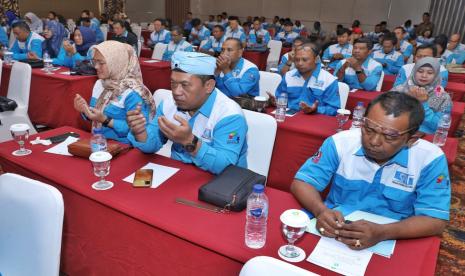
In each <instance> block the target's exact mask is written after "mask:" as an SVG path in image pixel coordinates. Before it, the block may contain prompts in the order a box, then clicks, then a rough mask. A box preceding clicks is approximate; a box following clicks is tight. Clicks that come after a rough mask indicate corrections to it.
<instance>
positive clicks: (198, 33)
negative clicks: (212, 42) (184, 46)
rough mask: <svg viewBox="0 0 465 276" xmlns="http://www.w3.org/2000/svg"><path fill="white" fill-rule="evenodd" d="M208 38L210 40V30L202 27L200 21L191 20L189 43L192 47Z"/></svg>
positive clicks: (196, 19)
mask: <svg viewBox="0 0 465 276" xmlns="http://www.w3.org/2000/svg"><path fill="white" fill-rule="evenodd" d="M208 38H210V30H209V29H208V28H207V27H205V26H204V25H202V21H200V19H198V18H194V19H192V30H191V33H190V34H189V41H190V42H191V43H192V45H195V46H199V45H200V42H202V41H203V40H206V39H208Z"/></svg>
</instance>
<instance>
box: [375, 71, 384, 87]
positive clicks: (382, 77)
mask: <svg viewBox="0 0 465 276" xmlns="http://www.w3.org/2000/svg"><path fill="white" fill-rule="evenodd" d="M383 81H384V72H381V77H380V78H379V81H378V84H377V85H376V91H381V87H383Z"/></svg>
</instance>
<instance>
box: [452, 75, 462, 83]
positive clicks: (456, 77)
mask: <svg viewBox="0 0 465 276" xmlns="http://www.w3.org/2000/svg"><path fill="white" fill-rule="evenodd" d="M449 81H451V82H459V83H465V74H463V73H449Z"/></svg>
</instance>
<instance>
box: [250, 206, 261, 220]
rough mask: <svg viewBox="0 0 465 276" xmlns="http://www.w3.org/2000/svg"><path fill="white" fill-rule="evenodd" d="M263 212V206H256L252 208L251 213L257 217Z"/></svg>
mask: <svg viewBox="0 0 465 276" xmlns="http://www.w3.org/2000/svg"><path fill="white" fill-rule="evenodd" d="M262 213H263V210H262V208H255V209H251V210H250V214H251V215H252V216H254V217H256V218H259V217H260V216H261V215H262Z"/></svg>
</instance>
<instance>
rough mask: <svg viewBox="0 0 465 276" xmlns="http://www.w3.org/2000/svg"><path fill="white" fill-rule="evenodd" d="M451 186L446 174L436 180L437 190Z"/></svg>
mask: <svg viewBox="0 0 465 276" xmlns="http://www.w3.org/2000/svg"><path fill="white" fill-rule="evenodd" d="M448 186H449V180H448V179H447V178H446V176H445V175H444V174H440V175H439V176H438V177H437V178H436V185H435V188H437V189H445V188H447V187H448Z"/></svg>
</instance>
